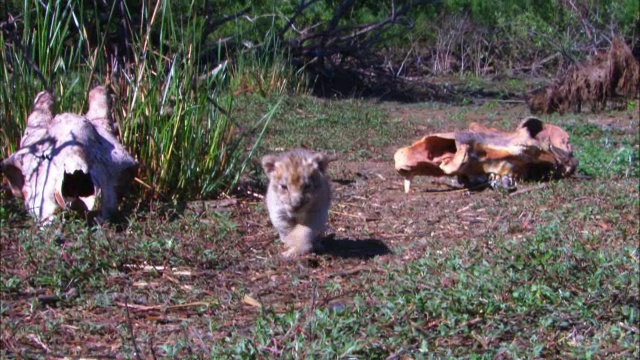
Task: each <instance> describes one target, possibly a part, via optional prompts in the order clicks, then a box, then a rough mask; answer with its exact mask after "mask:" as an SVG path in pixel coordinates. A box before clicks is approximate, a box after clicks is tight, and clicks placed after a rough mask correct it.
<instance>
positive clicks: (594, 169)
mask: <svg viewBox="0 0 640 360" xmlns="http://www.w3.org/2000/svg"><path fill="white" fill-rule="evenodd" d="M568 131H569V133H570V134H571V142H572V144H574V145H573V146H574V153H575V156H576V157H577V159H578V161H579V162H580V165H579V171H581V172H583V173H584V174H586V175H591V176H598V177H632V178H638V177H640V166H638V160H639V159H640V149H639V148H638V144H639V143H640V138H638V135H637V134H636V135H635V137H629V136H628V134H626V132H625V131H622V130H615V129H606V130H605V129H604V128H602V127H601V126H598V125H596V124H590V123H579V124H574V125H571V126H569V127H568Z"/></svg>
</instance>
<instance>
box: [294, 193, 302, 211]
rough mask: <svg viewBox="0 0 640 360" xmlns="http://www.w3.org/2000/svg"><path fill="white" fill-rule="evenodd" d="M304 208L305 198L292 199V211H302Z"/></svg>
mask: <svg viewBox="0 0 640 360" xmlns="http://www.w3.org/2000/svg"><path fill="white" fill-rule="evenodd" d="M303 206H304V197H302V196H296V197H293V198H291V209H292V210H293V211H297V210H300V209H301V208H302V207H303Z"/></svg>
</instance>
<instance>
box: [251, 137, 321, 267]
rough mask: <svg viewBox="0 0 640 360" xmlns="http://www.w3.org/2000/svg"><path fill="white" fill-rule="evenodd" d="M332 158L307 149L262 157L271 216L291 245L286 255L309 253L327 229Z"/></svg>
mask: <svg viewBox="0 0 640 360" xmlns="http://www.w3.org/2000/svg"><path fill="white" fill-rule="evenodd" d="M329 161H330V160H329V159H328V158H327V156H326V155H324V154H322V153H317V152H313V151H309V150H306V149H294V150H290V151H287V152H284V153H279V154H270V155H266V156H265V157H264V158H262V167H263V169H264V172H265V173H266V174H267V176H269V188H268V190H267V196H266V203H267V209H268V210H269V217H270V218H271V223H272V224H273V226H274V227H275V228H276V230H278V233H279V234H280V239H281V240H282V241H283V242H284V243H285V245H286V246H287V247H288V250H287V251H285V252H284V253H282V255H283V256H286V257H291V256H297V255H302V254H305V253H308V252H309V251H311V250H312V249H313V243H314V240H315V239H316V237H317V236H318V235H320V234H321V233H322V232H323V231H324V230H325V227H326V225H327V219H328V217H329V206H330V204H331V188H330V186H329V179H328V177H327V165H328V164H329Z"/></svg>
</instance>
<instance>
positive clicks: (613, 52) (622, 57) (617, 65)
mask: <svg viewBox="0 0 640 360" xmlns="http://www.w3.org/2000/svg"><path fill="white" fill-rule="evenodd" d="M639 84H640V64H639V63H638V61H637V60H636V59H635V58H634V57H633V54H632V53H631V50H630V49H629V47H628V46H627V45H626V44H625V43H624V41H622V40H617V39H616V40H614V41H613V42H612V44H611V47H610V49H609V51H608V52H606V53H602V54H598V55H596V56H595V57H593V58H592V59H591V60H589V61H587V62H586V63H584V64H578V65H576V66H573V67H571V68H570V69H569V71H568V72H567V74H566V75H564V76H563V77H561V78H559V79H557V80H556V81H555V83H554V84H552V85H550V86H549V87H546V88H543V89H539V90H536V91H534V92H532V93H531V94H529V96H528V98H527V104H528V105H529V109H530V110H531V112H533V113H543V114H550V113H553V112H560V113H565V112H567V111H569V110H573V111H574V112H580V111H581V110H582V106H583V104H584V105H586V104H589V105H590V108H591V111H593V112H596V111H602V110H604V108H605V107H606V105H607V101H608V100H619V99H625V100H626V99H633V98H637V97H638V93H639V91H640V85H639Z"/></svg>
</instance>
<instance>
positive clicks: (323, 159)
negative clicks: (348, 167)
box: [311, 153, 335, 173]
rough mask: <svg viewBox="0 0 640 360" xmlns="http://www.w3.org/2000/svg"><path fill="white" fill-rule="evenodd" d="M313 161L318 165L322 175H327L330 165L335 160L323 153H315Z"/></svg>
mask: <svg viewBox="0 0 640 360" xmlns="http://www.w3.org/2000/svg"><path fill="white" fill-rule="evenodd" d="M311 160H313V162H314V163H316V164H317V166H318V169H320V171H321V172H322V173H326V172H327V167H328V166H329V163H330V162H331V161H333V160H335V159H333V158H329V157H328V156H327V155H325V154H323V153H315V154H313V157H312V158H311Z"/></svg>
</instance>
